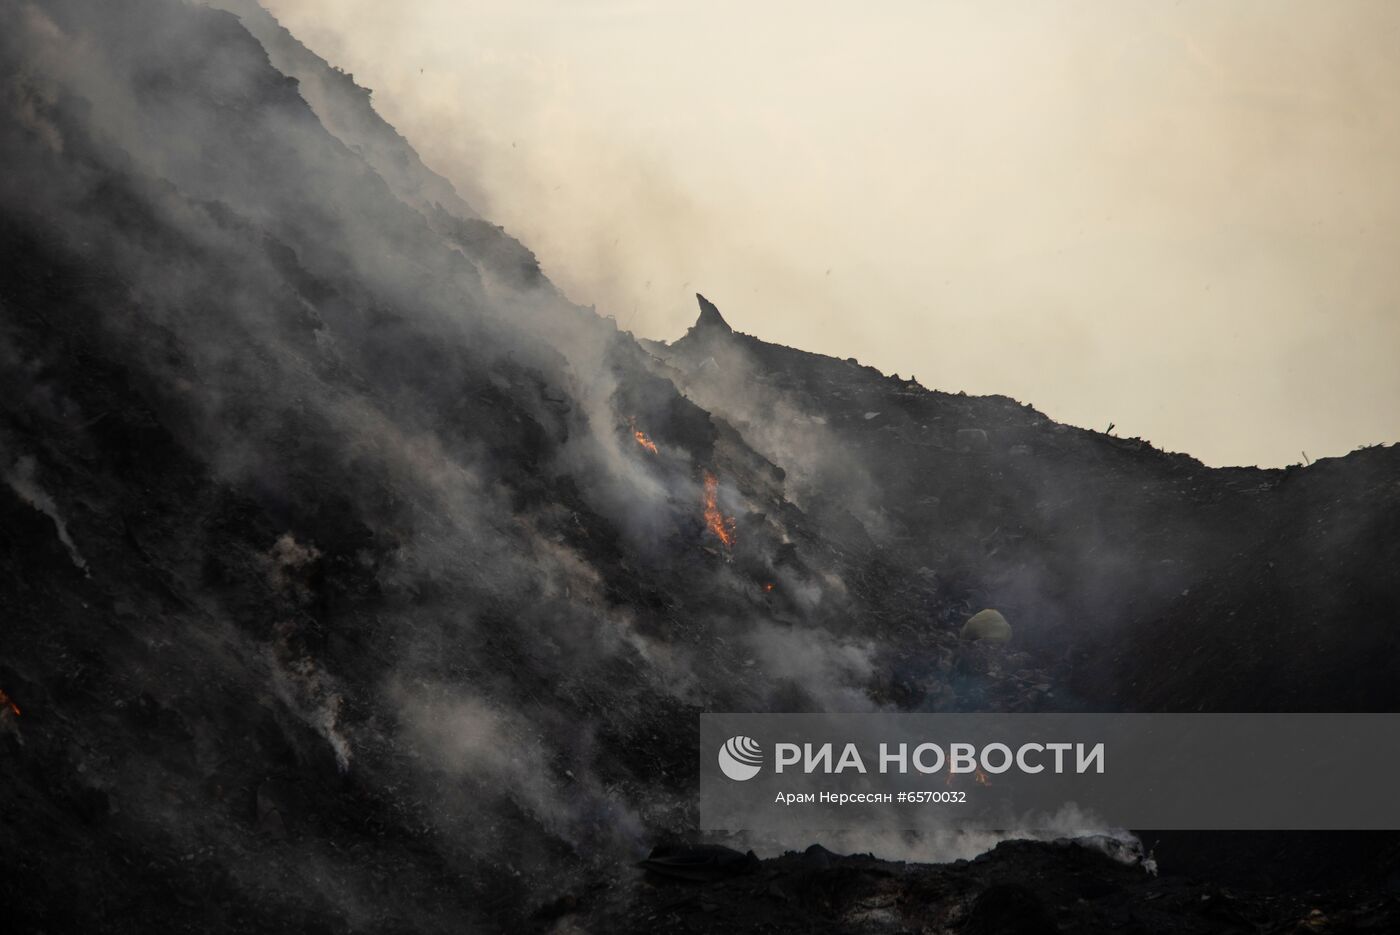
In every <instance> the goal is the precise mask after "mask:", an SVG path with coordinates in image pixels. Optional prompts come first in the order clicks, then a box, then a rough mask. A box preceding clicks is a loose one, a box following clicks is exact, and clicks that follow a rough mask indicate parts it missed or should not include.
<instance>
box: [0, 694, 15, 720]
mask: <svg viewBox="0 0 1400 935" xmlns="http://www.w3.org/2000/svg"><path fill="white" fill-rule="evenodd" d="M5 708H9V709H10V710H11V711H13V712H14V713H15V717H19V705H17V704H15V702H14V699H13V698H11V697H10V696H9V695H7V694H5V690H4V689H0V710H4V709H5Z"/></svg>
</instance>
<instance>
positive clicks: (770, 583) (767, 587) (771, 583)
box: [763, 581, 773, 591]
mask: <svg viewBox="0 0 1400 935" xmlns="http://www.w3.org/2000/svg"><path fill="white" fill-rule="evenodd" d="M763 590H765V591H771V590H773V582H771V581H770V582H768V583H767V584H765V585H764V586H763Z"/></svg>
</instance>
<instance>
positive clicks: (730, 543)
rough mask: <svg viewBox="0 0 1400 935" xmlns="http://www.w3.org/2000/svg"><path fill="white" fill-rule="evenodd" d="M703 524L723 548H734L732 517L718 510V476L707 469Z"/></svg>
mask: <svg viewBox="0 0 1400 935" xmlns="http://www.w3.org/2000/svg"><path fill="white" fill-rule="evenodd" d="M705 525H706V526H709V527H710V532H712V533H714V534H715V535H716V536H718V537H719V541H720V542H723V543H724V545H725V548H730V549H732V548H734V517H732V516H725V515H724V514H723V513H721V512H720V511H719V478H717V477H715V476H714V475H713V474H711V473H710V472H709V471H706V472H705Z"/></svg>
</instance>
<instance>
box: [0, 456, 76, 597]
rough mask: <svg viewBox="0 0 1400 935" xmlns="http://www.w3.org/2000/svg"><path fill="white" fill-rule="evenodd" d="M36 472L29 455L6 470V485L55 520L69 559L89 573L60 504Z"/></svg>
mask: <svg viewBox="0 0 1400 935" xmlns="http://www.w3.org/2000/svg"><path fill="white" fill-rule="evenodd" d="M35 472H36V463H35V460H34V458H33V457H31V456H28V455H25V456H21V457H20V458H18V459H16V460H15V462H14V463H13V464H12V465H10V467H9V468H7V469H6V471H5V483H7V484H9V485H10V489H11V490H13V491H14V492H15V493H17V494H19V496H20V498H21V499H23V500H24V502H25V503H28V504H29V505H30V506H32V507H33V508H34V509H36V510H38V511H39V512H40V513H43V514H44V515H45V516H47V517H48V518H49V519H51V520H53V525H54V532H56V533H57V534H58V541H59V542H61V543H63V547H64V548H65V549H67V550H68V557H69V558H70V559H72V560H73V565H74V567H76V568H77V569H78V570H79V571H81V572H83V573H85V574H86V573H87V572H88V564H87V561H86V560H85V559H84V558H83V556H82V554H81V553H80V552H79V551H78V546H77V545H76V544H75V543H74V542H73V537H72V536H70V535H69V534H68V524H67V523H65V522H64V521H63V517H62V515H60V514H59V512H58V504H57V503H55V502H54V499H53V497H51V496H50V495H49V494H48V493H47V492H46V491H45V490H44V489H43V488H42V487H40V486H39V482H38V480H37V478H36V476H35Z"/></svg>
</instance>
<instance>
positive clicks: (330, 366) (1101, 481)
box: [0, 0, 1400, 932]
mask: <svg viewBox="0 0 1400 935" xmlns="http://www.w3.org/2000/svg"><path fill="white" fill-rule="evenodd" d="M0 154H3V156H2V158H3V168H4V172H3V174H0V257H3V262H0V472H3V477H4V481H5V483H4V484H0V529H3V531H4V535H3V537H0V588H3V590H0V691H3V692H4V693H5V694H4V697H3V698H0V830H2V831H3V837H0V843H3V845H4V847H3V857H0V859H3V871H4V872H3V873H0V905H3V907H4V914H5V915H6V916H7V917H8V918H9V920H10V922H9V924H8V925H7V930H10V931H35V932H66V931H133V932H136V931H141V932H151V931H201V932H203V931H234V930H237V931H248V930H253V931H264V930H265V931H297V932H303V931H314V932H341V931H375V932H385V931H424V932H438V931H442V932H447V931H452V932H457V931H463V930H468V931H474V930H486V931H491V930H512V931H518V930H532V929H533V930H557V931H596V932H606V931H639V932H640V931H658V930H679V931H705V930H726V931H728V930H744V929H753V930H761V931H762V930H766V931H870V932H902V931H920V932H944V931H947V932H1051V931H1104V930H1109V929H1115V930H1122V931H1186V932H1215V931H1250V932H1254V931H1307V932H1318V931H1351V930H1358V929H1364V928H1366V927H1367V926H1369V927H1370V928H1371V930H1374V931H1393V930H1395V929H1396V928H1397V927H1400V874H1397V871H1400V860H1397V839H1396V838H1395V837H1394V836H1391V835H1385V834H1348V835H1342V834H1293V835H1261V834H1229V833H1216V834H1181V833H1177V834H1160V835H1159V834H1155V833H1153V832H1151V831H1150V830H1145V829H1141V830H1139V831H1138V833H1137V834H1136V836H1134V835H1133V834H1132V833H1130V832H1127V831H1123V830H1121V829H1096V828H1048V829H1047V828H1040V829H1007V831H1006V833H1005V834H1003V835H999V836H988V835H978V836H970V835H969V836H963V837H952V838H940V839H936V840H934V839H909V838H900V839H897V840H894V839H877V838H873V837H869V836H861V835H858V834H851V835H847V836H845V837H842V838H839V839H824V840H820V841H812V840H803V841H790V842H776V843H775V842H757V841H749V840H747V839H744V838H743V837H737V836H736V837H732V838H727V839H724V840H707V839H702V837H701V836H699V835H698V834H697V833H696V832H695V831H694V827H695V814H694V794H695V786H696V771H697V750H696V736H697V732H698V724H697V715H698V714H699V713H700V712H703V711H814V710H830V711H860V710H880V709H883V710H910V711H979V710H998V711H1037V710H1044V711H1049V710H1105V711H1112V710H1126V711H1134V710H1141V711H1315V710H1328V711H1393V710H1397V709H1398V708H1397V701H1398V700H1400V685H1397V680H1396V679H1395V677H1394V674H1395V673H1396V672H1397V671H1400V642H1398V641H1400V637H1397V623H1400V620H1397V608H1400V448H1396V447H1394V446H1391V447H1386V448H1372V449H1366V450H1361V451H1357V452H1353V453H1352V454H1351V455H1349V456H1347V457H1345V458H1337V459H1329V460H1325V461H1321V462H1318V463H1316V464H1312V465H1309V466H1306V467H1295V468H1290V469H1288V470H1256V469H1226V470H1215V469H1208V468H1206V467H1204V466H1202V465H1201V464H1200V463H1199V462H1197V461H1195V460H1194V459H1192V458H1190V457H1188V456H1186V455H1179V454H1167V453H1164V452H1160V451H1157V450H1155V449H1154V448H1152V447H1151V446H1150V445H1149V444H1147V443H1146V442H1144V441H1141V440H1138V439H1124V438H1118V437H1115V436H1113V435H1111V434H1104V433H1098V432H1091V431H1085V430H1082V429H1077V428H1071V427H1068V426H1063V425H1057V424H1056V423H1054V422H1052V421H1051V420H1049V419H1048V418H1046V417H1045V416H1044V415H1042V414H1040V413H1039V412H1037V411H1035V410H1034V409H1033V408H1031V407H1029V406H1026V405H1022V404H1020V403H1017V402H1015V401H1013V400H1010V399H1006V398H1002V397H969V396H965V395H963V394H960V393H959V394H950V393H947V392H935V391H930V390H927V389H925V388H924V387H923V386H922V385H920V384H919V383H917V382H915V381H913V380H912V379H910V380H903V379H900V378H898V377H891V376H886V375H883V374H881V373H879V372H878V371H876V370H874V369H872V368H869V367H865V366H861V365H860V364H858V363H856V362H855V361H841V360H835V359H830V358H824V357H819V356H816V355H811V354H807V353H803V352H801V351H798V350H793V349H790V348H785V347H778V346H774V345H769V344H765V343H764V342H762V341H761V340H759V339H757V338H754V337H750V336H747V335H741V334H736V333H734V332H732V331H731V330H730V328H729V327H728V325H727V324H725V322H724V319H723V316H722V315H721V313H720V312H719V310H718V309H716V308H715V307H714V306H713V305H711V304H709V303H708V302H706V301H705V300H703V299H701V300H700V309H701V311H700V317H699V319H698V320H697V323H696V325H695V327H694V328H693V329H691V331H690V332H689V333H688V334H686V335H685V336H684V337H683V338H681V339H680V340H678V341H676V342H674V343H673V344H669V345H668V344H659V343H655V342H649V341H638V340H636V339H634V338H633V337H632V336H631V335H630V334H627V333H626V332H621V331H619V330H618V329H617V327H616V326H615V324H614V323H613V322H612V321H611V320H610V319H608V318H606V317H604V315H602V314H600V313H599V312H598V311H595V310H593V309H590V308H581V307H578V306H576V305H574V304H572V303H571V302H570V301H569V300H568V299H567V298H566V297H564V296H563V295H561V294H560V293H559V292H558V291H557V290H556V289H554V287H553V286H552V285H551V284H550V283H549V282H548V280H547V279H546V278H545V277H544V276H543V275H542V274H541V272H540V269H539V266H538V264H537V263H536V261H535V258H534V257H533V255H532V254H531V253H530V252H529V251H528V249H526V248H525V247H523V246H522V245H521V244H519V243H518V242H516V241H515V240H513V239H512V238H511V237H509V236H508V235H507V234H506V233H505V232H503V231H502V230H501V229H500V228H498V227H496V226H494V225H492V224H491V223H490V222H489V221H487V220H484V219H482V218H481V217H479V216H478V215H477V213H476V212H475V211H474V210H473V209H472V208H471V207H470V206H469V205H467V204H466V203H465V202H464V201H462V199H461V198H459V197H458V196H457V195H456V194H455V193H454V192H453V191H452V189H451V186H450V185H448V183H447V182H445V181H444V180H443V179H442V178H440V177H438V176H436V175H434V174H432V173H431V172H430V171H428V170H427V169H426V168H424V167H423V166H422V164H421V163H420V162H419V161H418V158H417V156H416V155H415V154H414V152H413V150H412V148H411V147H410V146H409V144H408V143H407V142H406V141H404V140H403V139H402V138H401V137H399V136H398V134H396V133H395V132H394V131H393V130H392V128H390V127H389V126H387V125H386V124H384V123H383V121H381V120H380V119H379V118H378V117H377V116H376V115H375V113H374V111H373V109H372V108H371V106H370V102H369V93H368V92H367V91H365V90H364V89H361V88H359V87H357V86H356V85H355V83H354V82H353V79H352V78H351V77H350V76H348V75H345V74H343V73H341V72H339V71H337V70H335V69H334V68H332V67H331V66H329V65H327V64H326V63H325V62H323V61H322V60H320V59H319V58H317V57H316V56H315V55H313V54H312V53H310V52H309V51H307V50H306V49H305V48H304V47H302V46H301V45H300V44H299V43H297V41H296V40H295V39H294V38H292V37H291V36H290V35H288V34H287V33H286V32H285V31H283V30H282V29H281V28H280V27H279V26H278V25H277V24H276V23H275V22H274V21H273V20H272V19H271V18H270V17H269V16H268V15H267V14H266V13H265V12H263V11H262V10H261V9H260V8H258V7H257V6H255V5H254V4H253V3H252V2H250V0H221V2H219V3H216V4H214V6H213V7H212V8H211V7H206V6H203V5H201V4H192V3H186V2H183V0H125V2H123V3H120V4H118V3H110V2H105V0H43V2H39V0H34V2H29V0H0ZM602 312H603V313H604V314H605V313H606V310H602ZM924 376H925V377H926V378H927V380H928V382H934V383H936V382H937V380H936V375H924ZM1367 404H1370V403H1369V402H1368V401H1364V400H1358V401H1357V405H1367ZM984 607H994V608H997V609H999V610H1000V611H1001V612H1002V613H1004V614H1005V615H1006V617H1007V618H1008V619H1009V620H1010V621H1011V623H1012V626H1013V628H1014V634H1015V635H1014V638H1013V639H1012V641H1011V642H1010V643H1009V644H1006V645H996V646H991V645H987V644H985V643H980V642H972V641H967V640H963V639H961V638H960V637H959V628H960V627H961V625H962V623H963V621H964V620H966V619H967V617H968V616H969V615H970V614H971V613H973V612H975V611H977V610H980V609H982V608H984ZM1095 832H1112V833H1113V834H1112V836H1111V837H1107V838H1104V837H1092V836H1086V835H1092V834H1093V833H1095ZM1076 837H1078V838H1080V840H1079V841H1078V842H1077V843H1076V842H1072V841H1071V840H1070V839H1072V838H1076ZM1020 838H1029V839H1034V840H1011V839H1020ZM999 842H1000V843H999ZM812 845H818V846H817V847H815V848H812V849H810V850H809V847H810V846H812ZM750 847H756V848H758V850H759V851H761V852H762V853H761V854H760V855H759V856H756V857H754V858H749V857H747V856H745V852H746V851H747V850H748V849H749V848H750ZM707 848H708V849H707ZM726 848H727V849H726ZM993 848H994V849H993ZM784 849H789V850H790V851H791V853H789V854H787V855H786V856H782V855H781V852H782V851H783V850H784ZM862 852H865V853H870V854H873V855H874V856H854V857H842V856H838V855H840V854H852V853H862ZM1149 853H1150V855H1151V859H1152V862H1153V863H1155V865H1156V868H1157V871H1158V872H1157V873H1156V874H1155V875H1153V874H1152V873H1150V872H1149V869H1150V865H1149V864H1147V863H1146V862H1145V861H1144V859H1143V858H1144V857H1146V856H1147V855H1148V854H1149ZM648 855H652V856H651V858H650V860H648V861H646V862H645V863H644V865H641V866H639V862H641V861H644V859H647V858H648ZM978 855H981V856H978ZM759 857H763V858H766V859H762V860H760V859H759ZM974 857H976V859H975V860H971V861H970V862H955V861H958V858H974Z"/></svg>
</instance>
